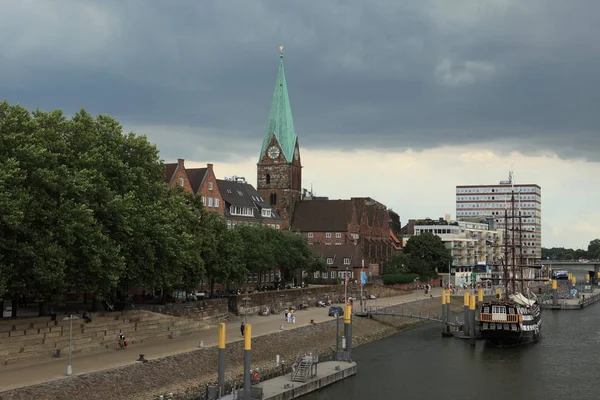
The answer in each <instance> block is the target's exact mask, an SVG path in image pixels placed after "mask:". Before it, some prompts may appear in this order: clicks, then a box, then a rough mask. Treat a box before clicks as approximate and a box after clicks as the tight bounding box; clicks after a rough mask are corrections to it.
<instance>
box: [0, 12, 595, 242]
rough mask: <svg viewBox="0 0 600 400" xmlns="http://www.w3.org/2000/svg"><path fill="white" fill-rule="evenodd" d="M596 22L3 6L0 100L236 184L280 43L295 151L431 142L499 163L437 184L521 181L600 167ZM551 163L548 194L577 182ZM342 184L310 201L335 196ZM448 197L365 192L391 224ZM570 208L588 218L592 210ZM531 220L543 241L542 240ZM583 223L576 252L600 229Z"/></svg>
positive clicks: (261, 117) (258, 136)
mask: <svg viewBox="0 0 600 400" xmlns="http://www.w3.org/2000/svg"><path fill="white" fill-rule="evenodd" d="M599 16H600V1H598V0H574V1H564V0H563V1H561V0H514V1H513V0H437V1H436V0H403V1H398V0H378V1H368V2H367V1H364V0H312V1H310V0H305V1H281V0H270V1H268V0H264V1H260V0H252V1H251V0H168V1H167V0H164V1H163V0H102V1H91V0H56V1H50V0H19V1H3V2H1V3H0V35H1V37H2V38H3V40H2V41H0V66H1V68H2V69H1V71H2V73H1V74H0V98H6V99H8V100H9V101H10V102H11V103H21V104H23V105H24V106H26V107H28V108H30V109H35V108H41V109H46V110H49V109H55V108H60V109H63V110H65V111H66V112H68V113H72V112H74V111H76V110H78V109H80V108H82V107H83V108H86V109H87V110H88V111H90V112H91V113H93V114H99V113H103V114H110V115H112V116H114V117H115V118H117V119H119V120H120V121H121V122H122V123H123V125H124V126H125V128H127V129H132V130H135V131H136V132H137V133H144V134H147V135H148V137H149V138H150V140H151V141H153V142H155V143H156V144H157V145H158V147H159V148H160V150H161V156H162V158H164V159H165V160H168V161H171V160H174V159H176V158H185V159H186V160H191V161H197V162H199V163H206V162H207V161H215V162H218V163H221V165H222V166H223V170H224V171H229V170H230V169H232V168H233V167H231V168H229V167H227V166H226V165H229V166H235V167H236V168H242V167H241V166H242V165H247V166H246V167H243V168H248V171H243V172H242V173H243V174H246V175H252V174H255V171H253V170H252V169H254V167H253V166H252V165H253V163H255V162H256V157H257V156H258V152H259V149H260V143H261V140H262V137H263V135H264V132H265V126H266V122H267V116H268V110H269V106H270V102H271V96H272V90H273V87H274V84H275V78H276V73H277V65H278V61H279V58H278V53H277V48H278V46H279V45H280V44H283V45H285V68H286V75H287V78H288V88H289V91H290V99H291V104H292V109H293V114H294V121H295V125H296V130H297V132H298V135H299V138H300V142H301V146H302V149H303V150H304V152H306V151H312V152H313V155H314V154H319V155H321V154H329V153H328V152H332V153H331V154H333V152H338V153H339V152H350V151H353V152H355V153H353V154H355V157H357V158H356V160H355V164H358V163H361V162H367V159H366V158H363V159H362V161H361V159H360V158H358V155H357V154H358V153H356V152H369V151H373V152H374V153H373V154H377V152H380V153H381V152H385V153H386V154H391V155H394V154H400V153H402V154H405V155H406V154H408V153H406V151H407V150H417V151H423V152H424V153H423V154H438V153H427V152H434V151H436V149H440V148H448V147H453V148H455V149H456V148H458V149H460V148H465V149H466V148H469V149H480V150H481V149H485V150H489V151H492V152H493V154H494V156H498V157H504V158H501V159H494V160H495V161H494V162H495V163H496V165H495V166H494V171H490V172H489V173H488V174H487V175H480V176H478V177H471V178H469V179H472V180H477V181H468V180H467V178H466V177H467V176H469V175H468V174H467V173H466V171H472V169H473V168H477V169H481V167H482V164H481V162H480V163H479V164H475V165H474V166H473V165H470V166H467V165H465V166H463V168H464V169H463V170H457V171H456V172H455V176H456V178H454V179H453V180H452V182H448V183H449V184H450V186H452V185H456V184H469V183H494V182H495V181H496V180H499V179H503V178H505V175H506V174H507V170H508V168H509V164H510V157H511V156H510V154H511V153H513V152H515V151H518V152H521V153H524V154H525V155H526V156H529V157H532V158H531V159H529V162H530V164H527V163H526V162H525V161H523V162H522V165H521V168H522V170H521V171H520V173H517V174H516V176H522V177H523V179H525V180H529V179H527V178H528V174H527V171H529V170H531V168H534V166H535V165H540V161H539V160H538V161H536V163H537V164H533V161H532V160H534V157H538V156H544V157H553V155H557V156H558V157H560V158H562V159H563V161H561V162H571V161H572V160H574V159H580V160H581V159H584V160H589V161H593V162H597V161H599V160H600V150H599V149H600V136H599V135H598V128H599V126H600V112H598V110H599V108H600V95H598V94H597V93H598V87H599V86H600V85H599V83H600V72H599V71H600V62H599V61H600V40H599V38H600V23H599V22H600V21H599V18H600V17H599ZM453 151H454V152H455V151H456V150H453ZM469 151H471V150H469ZM473 151H475V150H473ZM305 154H306V153H305ZM336 154H337V153H336ZM340 154H341V153H340ZM344 154H348V153H344ZM361 154H362V153H361ZM411 154H412V153H411ZM448 154H451V153H448ZM465 154H471V153H465ZM477 154H479V153H477ZM338 155H339V154H338ZM363 155H364V154H363ZM339 157H342V156H339ZM365 157H366V156H365ZM373 157H375V158H373V159H372V160H375V159H376V156H373ZM477 157H483V156H481V154H479V155H478V156H477ZM477 157H476V158H477ZM486 157H487V156H486ZM308 159H309V158H307V157H305V160H308ZM444 159H445V160H447V161H445V162H446V163H447V162H451V161H450V160H452V158H451V157H448V158H444ZM484 159H487V158H485V157H484ZM248 160H252V161H251V162H250V161H248ZM318 160H319V162H321V163H323V162H324V158H323V157H321V158H318ZM332 160H333V158H332ZM421 161H422V160H421ZM403 162H404V161H403ZM244 163H246V164H244ZM525 164H527V165H528V166H527V167H525ZM329 165H330V166H331V168H333V166H334V165H336V164H334V163H333V161H331V162H330V164H329ZM483 165H485V166H487V167H488V168H490V165H487V164H485V162H484V164H483ZM532 165H533V166H532ZM552 165H554V167H552V168H554V169H555V170H556V171H554V170H553V172H552V175H553V176H555V178H552V179H551V180H549V181H548V183H547V185H559V184H560V185H562V184H563V183H564V184H567V185H568V182H569V181H568V179H569V177H568V176H566V175H565V176H564V179H565V182H563V183H559V182H562V181H559V180H558V178H556V176H558V174H559V173H560V172H561V171H562V174H563V175H564V174H565V173H566V172H565V171H567V170H568V171H571V172H570V173H571V174H577V172H572V171H579V170H576V169H574V170H573V169H570V167H569V168H566V167H564V166H560V165H559V164H557V163H555V164H552ZM561 165H562V164H561ZM565 165H567V164H565ZM569 165H570V166H572V165H571V164H569ZM577 165H580V164H577ZM581 165H584V164H581ZM430 166H431V164H430ZM588 167H589V165H587V166H585V168H588ZM323 168H325V164H319V165H305V178H306V179H305V182H308V180H310V182H314V183H319V186H320V187H330V188H331V186H329V183H325V182H322V181H319V180H320V179H321V177H320V176H319V173H318V171H319V169H323ZM382 168H386V169H389V168H388V167H382ZM439 168H444V165H440V166H439ZM548 168H551V167H548ZM581 168H584V166H582V167H581ZM311 171H312V172H311ZM400 171H402V172H401V173H402V174H404V176H406V175H405V174H406V173H407V170H406V166H405V165H401V166H398V170H397V171H394V172H395V175H394V176H395V177H397V176H398V174H399V173H400ZM461 171H462V172H461ZM586 171H587V172H585V174H588V173H589V171H588V170H586ZM217 173H218V172H217ZM544 173H545V171H541V172H540V171H537V172H536V173H535V174H532V175H531V178H535V179H543V176H544ZM311 174H312V175H311ZM379 174H381V177H380V178H381V179H387V178H384V175H385V174H384V172H379ZM432 174H433V175H431V176H430V178H423V179H435V171H434V172H432ZM548 174H550V172H548ZM582 174H583V172H582ZM582 176H583V175H582ZM585 176H587V175H585ZM594 176H595V175H594ZM336 177H339V179H342V178H341V177H340V175H336ZM538 177H542V178H538ZM348 179H349V180H352V179H353V178H352V174H350V175H349V176H348ZM447 179H450V178H447ZM377 182H378V181H377V180H373V182H372V183H374V184H376V183H377ZM538 183H539V182H538ZM352 184H353V183H352V182H346V183H345V184H344V185H345V186H343V185H342V186H340V188H339V190H338V191H333V189H332V193H323V194H329V195H331V196H333V197H336V196H337V197H348V195H349V194H348V193H347V191H345V189H344V187H345V188H347V187H349V186H351V185H352ZM402 184H403V185H404V187H403V190H404V189H406V190H412V191H413V192H414V191H418V190H419V189H418V188H417V187H415V188H411V187H410V186H406V185H410V184H411V183H410V182H403V183H402ZM380 186H381V185H380ZM546 188H547V187H546ZM365 190H367V189H365ZM449 190H450V193H445V192H444V194H443V196H442V197H440V198H442V199H443V201H444V203H443V205H440V203H436V204H434V203H432V201H437V200H439V199H437V198H436V199H435V200H432V199H420V200H416V201H415V203H414V204H412V205H410V206H411V207H412V208H409V209H406V207H407V204H406V203H405V202H406V197H405V194H404V193H405V192H403V193H391V192H390V191H389V190H388V191H386V192H383V193H382V194H381V195H380V197H383V199H382V200H383V201H385V202H387V204H389V205H391V206H393V207H395V208H397V209H401V211H400V213H401V215H402V217H403V220H406V217H408V216H412V217H423V216H424V215H423V214H427V216H430V217H438V216H442V214H443V213H444V212H448V211H453V210H454V193H453V192H452V189H449ZM557 192H560V190H558V191H557ZM355 194H362V195H369V193H362V192H361V193H355ZM598 195H599V194H598V193H595V194H594V196H596V197H594V198H595V199H596V200H594V202H593V204H597V200H598ZM386 196H389V197H388V198H386ZM400 196H402V197H403V198H402V201H400V200H399V198H400ZM444 196H446V197H444ZM544 201H545V210H544V216H545V217H555V218H556V220H555V221H558V220H559V219H560V218H564V221H568V220H569V219H572V218H573V217H574V215H570V214H565V213H566V212H567V211H565V210H564V207H563V209H561V208H560V199H554V200H552V199H550V198H548V197H546V199H545V200H544ZM553 204H554V206H553ZM434 206H435V208H434ZM427 207H429V208H427ZM552 207H555V208H552ZM582 207H583V206H582ZM586 207H588V208H586ZM442 208H443V209H442ZM578 212H579V214H580V217H582V216H583V217H585V218H588V219H587V221H588V222H589V221H592V220H593V219H592V217H591V215H592V214H591V213H595V206H593V205H592V204H590V205H589V206H585V207H583V208H579V210H578ZM586 212H588V214H585V213H586ZM561 213H562V214H561ZM582 213H583V214H582ZM436 214H437V215H436ZM594 215H595V217H594V218H596V217H598V225H600V216H598V214H597V213H596V214H594ZM559 217H560V218H559ZM545 220H546V221H547V222H546V223H547V224H548V225H545V227H546V228H545V229H548V231H545V232H549V231H550V230H552V231H553V232H554V231H556V229H558V222H555V225H554V226H552V225H551V224H552V222H551V219H550V218H546V219H545ZM594 221H595V220H594ZM562 225H564V223H562ZM562 225H561V226H562ZM592 225H594V224H592ZM594 226H595V225H594ZM561 229H562V228H561ZM586 229H587V230H586V231H585V233H581V232H580V234H581V235H580V237H578V239H577V244H578V245H580V244H581V243H587V236H585V235H588V236H590V235H595V234H596V233H598V234H600V230H598V231H597V232H596V231H594V229H596V228H590V226H587V228H586ZM590 229H591V231H590ZM573 234H574V233H573ZM545 235H546V233H545ZM568 235H569V233H568V232H565V231H560V232H558V231H556V233H555V238H554V239H555V240H556V241H557V242H559V241H560V240H562V239H561V237H562V238H564V237H565V236H568ZM545 237H548V236H545ZM591 238H592V237H590V239H591Z"/></svg>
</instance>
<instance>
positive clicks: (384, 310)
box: [353, 304, 462, 327]
mask: <svg viewBox="0 0 600 400" xmlns="http://www.w3.org/2000/svg"><path fill="white" fill-rule="evenodd" d="M396 307H397V306H388V307H381V306H377V307H367V308H366V309H365V311H358V312H353V314H354V315H355V316H357V317H362V318H373V317H384V316H387V317H402V318H413V319H418V320H423V321H431V322H439V323H440V324H443V323H444V321H442V317H441V315H436V314H424V313H421V312H416V313H415V312H412V311H410V310H402V309H400V310H397V311H396V310H393V309H394V308H396ZM440 309H441V304H440ZM448 325H450V326H455V327H459V326H462V322H459V321H458V320H457V321H456V322H448Z"/></svg>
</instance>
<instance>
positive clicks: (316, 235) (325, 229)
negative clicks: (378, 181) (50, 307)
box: [291, 197, 401, 278]
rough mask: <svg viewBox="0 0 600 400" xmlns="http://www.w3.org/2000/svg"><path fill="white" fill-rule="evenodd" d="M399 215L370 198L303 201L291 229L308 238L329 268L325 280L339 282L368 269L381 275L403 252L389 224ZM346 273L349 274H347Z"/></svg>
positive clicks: (297, 208) (322, 275)
mask: <svg viewBox="0 0 600 400" xmlns="http://www.w3.org/2000/svg"><path fill="white" fill-rule="evenodd" d="M396 217H397V218H398V220H399V217H398V214H396V213H394V212H393V211H391V210H388V209H387V207H386V206H385V205H383V204H381V203H379V202H377V201H375V200H373V199H371V198H369V197H360V198H352V199H350V200H312V199H310V200H302V201H300V202H298V203H296V206H295V212H294V216H293V219H292V223H291V229H293V230H296V231H298V232H300V233H301V234H302V235H303V236H305V237H306V239H307V241H308V243H309V244H310V245H311V246H312V248H313V251H314V252H315V253H316V254H319V255H321V256H322V257H323V258H324V259H325V260H326V262H327V264H328V265H329V266H330V269H329V271H328V272H327V273H325V274H321V277H323V278H340V277H343V276H345V274H346V273H350V275H351V277H354V278H357V277H358V274H357V273H356V272H355V270H356V269H362V268H365V270H368V271H369V273H371V274H372V275H379V274H380V272H381V265H382V264H383V263H385V262H386V261H387V260H389V258H390V257H391V256H392V254H393V252H394V251H398V250H401V242H400V240H399V239H398V235H397V232H394V231H393V230H392V228H391V224H390V220H393V219H394V218H396ZM346 270H347V271H348V272H346Z"/></svg>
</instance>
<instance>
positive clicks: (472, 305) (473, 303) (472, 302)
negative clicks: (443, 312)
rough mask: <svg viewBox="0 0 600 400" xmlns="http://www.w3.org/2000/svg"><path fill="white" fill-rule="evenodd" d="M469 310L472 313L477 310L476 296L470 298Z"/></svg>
mask: <svg viewBox="0 0 600 400" xmlns="http://www.w3.org/2000/svg"><path fill="white" fill-rule="evenodd" d="M469 309H470V310H471V311H474V310H475V295H471V296H469Z"/></svg>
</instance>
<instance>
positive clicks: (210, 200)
mask: <svg viewBox="0 0 600 400" xmlns="http://www.w3.org/2000/svg"><path fill="white" fill-rule="evenodd" d="M213 201H214V199H213V198H212V197H209V198H208V206H209V207H212V206H213V204H214V203H213Z"/></svg>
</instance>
